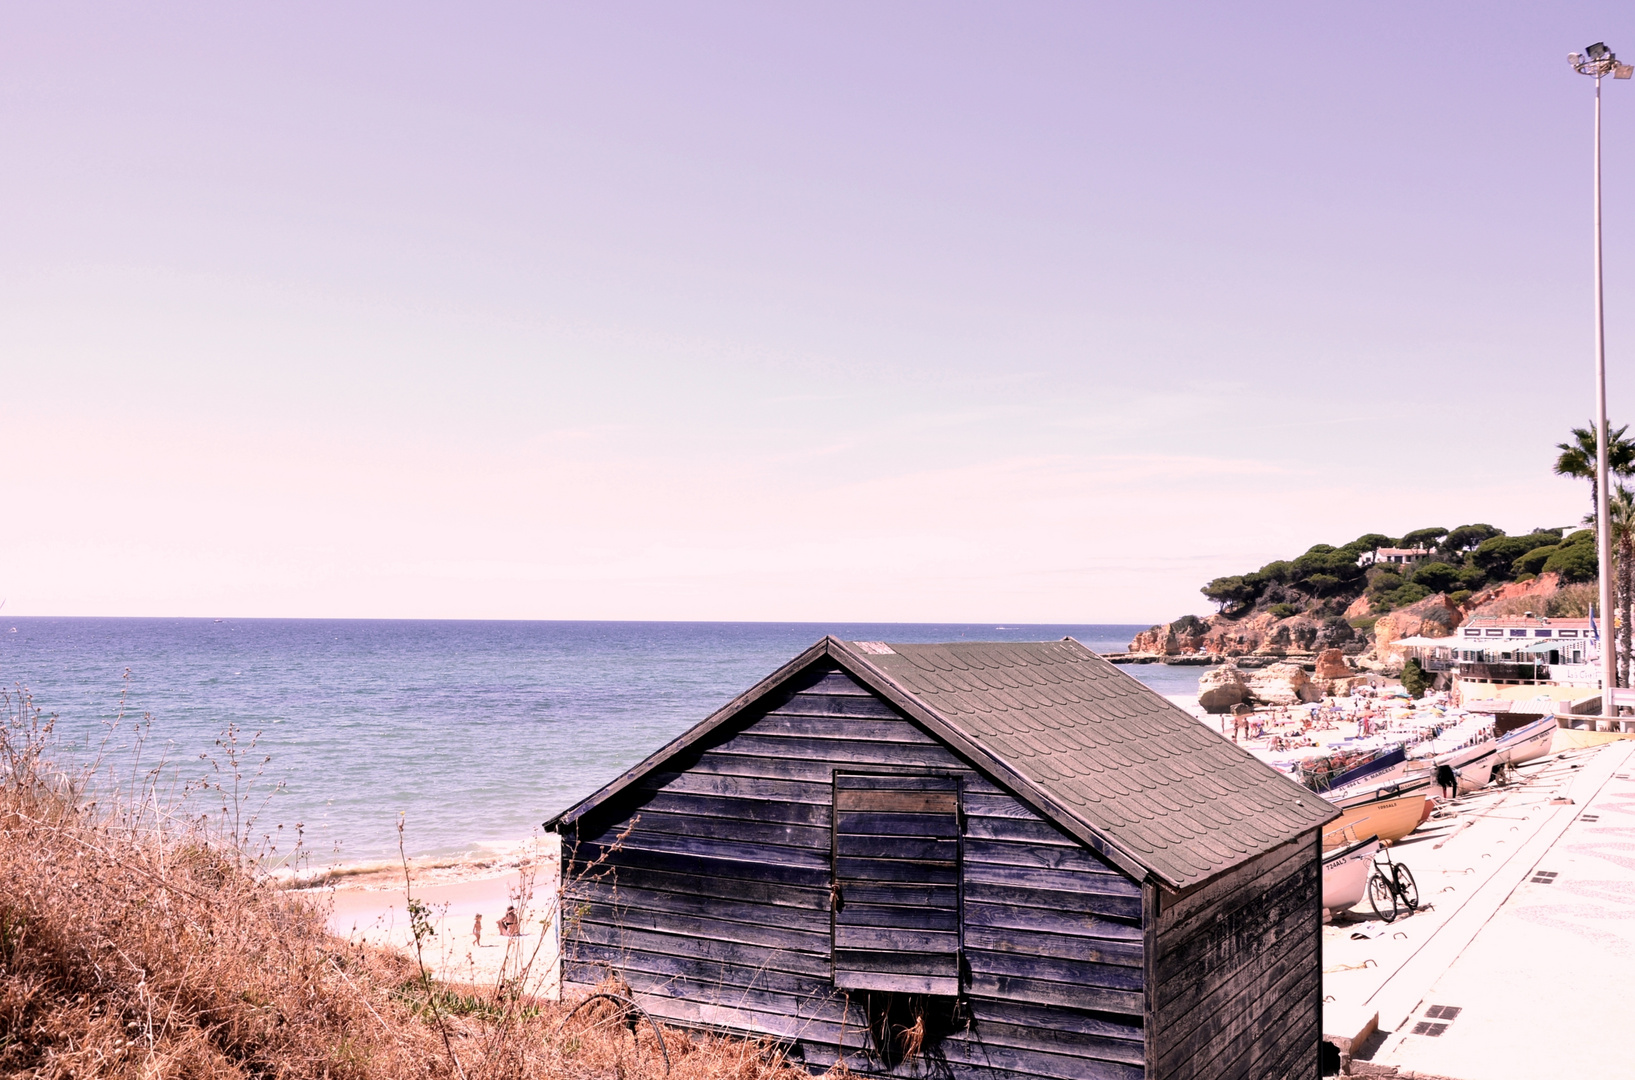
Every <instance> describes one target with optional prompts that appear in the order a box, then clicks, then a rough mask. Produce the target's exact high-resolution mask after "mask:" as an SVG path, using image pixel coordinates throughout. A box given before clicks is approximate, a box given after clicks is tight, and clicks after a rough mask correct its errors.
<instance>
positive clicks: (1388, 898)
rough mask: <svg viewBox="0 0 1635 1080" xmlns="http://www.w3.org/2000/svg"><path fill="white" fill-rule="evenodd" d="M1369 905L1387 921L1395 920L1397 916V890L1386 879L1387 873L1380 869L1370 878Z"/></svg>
mask: <svg viewBox="0 0 1635 1080" xmlns="http://www.w3.org/2000/svg"><path fill="white" fill-rule="evenodd" d="M1368 906H1369V907H1371V908H1373V909H1374V914H1375V915H1378V916H1379V917H1380V918H1381V919H1384V920H1385V921H1386V922H1394V921H1395V920H1396V917H1397V891H1396V889H1394V888H1393V887H1392V886H1391V883H1390V882H1389V881H1387V880H1385V875H1384V874H1382V873H1380V872H1379V871H1378V870H1376V871H1374V876H1373V877H1371V878H1369V879H1368Z"/></svg>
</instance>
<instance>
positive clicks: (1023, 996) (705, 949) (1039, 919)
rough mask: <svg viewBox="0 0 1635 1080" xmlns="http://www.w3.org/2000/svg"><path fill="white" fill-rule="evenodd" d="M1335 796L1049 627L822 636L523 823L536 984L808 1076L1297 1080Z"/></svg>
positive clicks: (1314, 975)
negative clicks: (537, 928) (687, 1030)
mask: <svg viewBox="0 0 1635 1080" xmlns="http://www.w3.org/2000/svg"><path fill="white" fill-rule="evenodd" d="M1336 815H1337V812H1336V811H1335V810H1334V809H1333V808H1332V807H1330V806H1329V805H1328V804H1327V803H1325V802H1323V801H1322V800H1321V799H1319V798H1318V797H1317V796H1315V795H1313V794H1312V793H1311V792H1309V791H1307V790H1306V789H1304V788H1302V787H1300V786H1299V785H1297V784H1295V783H1294V782H1292V781H1290V780H1288V779H1287V778H1285V777H1283V776H1282V775H1280V774H1279V773H1277V772H1276V771H1275V770H1273V769H1271V768H1269V767H1267V766H1266V765H1264V764H1262V763H1261V762H1259V761H1257V760H1255V759H1254V758H1252V757H1251V756H1250V755H1249V754H1247V753H1246V752H1244V751H1243V750H1241V749H1239V748H1238V747H1236V746H1234V745H1233V744H1232V743H1230V742H1228V741H1226V740H1225V739H1222V738H1221V737H1220V736H1219V735H1217V734H1215V733H1213V732H1212V731H1211V730H1210V729H1209V728H1207V727H1205V726H1204V725H1203V724H1201V723H1199V722H1198V721H1196V720H1194V719H1193V718H1192V717H1190V716H1188V715H1187V714H1186V713H1185V712H1183V711H1182V710H1181V709H1179V708H1177V707H1176V706H1175V705H1174V704H1173V703H1171V702H1169V701H1167V700H1166V699H1165V698H1163V697H1162V696H1161V695H1159V694H1157V693H1155V692H1153V691H1152V690H1150V689H1148V688H1147V687H1145V686H1143V685H1142V684H1141V683H1139V682H1137V681H1136V680H1135V679H1133V678H1130V677H1129V676H1127V675H1125V674H1123V673H1122V672H1120V671H1119V670H1118V669H1117V668H1115V667H1113V665H1111V664H1109V663H1108V662H1106V661H1105V660H1103V659H1101V658H1100V657H1098V656H1096V655H1095V654H1094V653H1092V652H1091V651H1090V650H1088V649H1086V648H1085V647H1084V646H1082V645H1080V644H1079V643H1078V642H1076V641H1073V640H1072V639H1067V640H1063V641H1057V642H1042V643H1028V644H1014V643H987V644H979V643H965V642H960V643H957V644H947V645H887V644H884V643H881V642H845V641H839V640H837V639H835V638H832V637H830V638H825V639H824V640H823V641H820V642H818V643H817V644H816V645H814V646H812V647H811V648H810V649H808V650H806V651H805V652H804V653H802V654H801V655H800V656H797V657H796V658H795V659H794V660H792V661H790V662H789V663H788V664H786V665H784V666H783V667H782V668H781V669H779V670H778V671H776V672H774V673H773V674H772V675H770V676H769V677H767V678H766V679H765V680H763V681H762V682H761V683H760V684H759V685H757V686H755V687H754V688H753V689H751V690H749V691H748V692H746V693H744V694H743V695H741V696H740V697H738V698H736V699H735V700H733V701H732V702H731V703H729V704H728V705H727V706H726V707H724V708H723V709H721V710H720V711H719V712H717V713H715V715H713V716H711V717H710V718H709V719H707V720H705V721H704V722H703V723H701V724H699V725H698V726H697V727H695V728H693V729H692V730H691V731H688V732H687V733H686V734H685V735H683V736H681V737H680V738H678V739H676V740H675V741H674V742H672V743H670V744H669V745H668V746H665V747H663V748H662V749H660V750H658V751H657V752H656V753H654V754H653V755H652V756H651V757H649V758H648V759H647V760H645V761H643V762H642V763H641V764H640V765H637V766H636V767H635V768H633V769H631V770H630V771H629V772H627V773H626V774H625V775H623V776H621V777H619V778H618V779H617V780H615V781H614V782H612V783H611V784H609V785H607V786H606V787H604V788H603V789H602V790H600V791H598V792H596V793H595V794H594V795H592V796H590V797H589V798H587V799H585V800H584V801H583V802H581V803H579V804H578V805H577V806H574V807H573V808H571V809H569V810H567V811H565V812H564V813H562V814H561V815H559V816H557V817H556V818H553V819H552V820H551V821H549V822H547V823H546V826H547V828H550V829H553V830H555V831H557V832H559V833H561V834H562V837H563V856H564V857H563V860H562V861H563V877H564V883H563V884H564V889H565V890H566V896H567V897H568V899H567V901H566V902H565V911H566V915H565V918H564V922H563V928H562V930H563V951H564V959H563V964H564V968H563V978H564V984H565V986H566V987H567V988H568V989H569V990H570V991H571V990H573V989H575V988H580V989H588V988H589V987H591V986H593V985H595V984H597V983H599V982H600V981H601V980H603V979H604V978H605V977H607V976H608V975H609V974H617V975H618V976H619V977H620V978H621V979H623V980H624V981H625V982H626V983H628V985H629V986H630V987H631V988H632V990H633V992H634V993H635V995H636V999H637V1000H638V1001H639V1002H640V1003H641V1004H642V1006H643V1007H644V1008H646V1009H647V1010H648V1011H649V1012H651V1013H652V1014H653V1015H655V1016H658V1017H661V1018H664V1019H668V1020H670V1021H673V1022H675V1023H678V1024H683V1025H699V1026H709V1027H713V1028H719V1029H726V1030H731V1031H737V1032H745V1033H753V1034H759V1035H765V1036H770V1037H773V1038H776V1039H778V1040H780V1041H782V1042H783V1043H785V1044H786V1045H787V1046H788V1050H789V1054H790V1056H791V1058H792V1059H794V1060H796V1061H803V1062H804V1063H806V1065H807V1066H808V1067H810V1068H812V1069H814V1070H818V1069H822V1068H824V1067H826V1066H829V1065H831V1064H833V1063H834V1062H836V1061H837V1060H840V1059H844V1060H845V1061H846V1063H847V1065H848V1066H849V1067H850V1068H852V1069H853V1070H855V1071H859V1072H868V1073H883V1074H892V1075H903V1076H907V1075H913V1076H944V1077H966V1076H972V1077H975V1076H977V1075H979V1074H980V1075H981V1076H983V1077H985V1078H987V1077H992V1078H1009V1077H1016V1078H1021V1077H1059V1078H1063V1080H1069V1078H1070V1080H1097V1078H1117V1080H1127V1078H1135V1077H1164V1078H1172V1077H1173V1078H1184V1077H1199V1078H1211V1080H1228V1078H1236V1077H1246V1078H1247V1077H1284V1076H1302V1077H1315V1076H1317V1074H1318V1060H1319V1059H1318V1046H1319V1040H1320V1030H1321V1016H1320V1012H1321V995H1322V989H1321V970H1322V961H1321V936H1320V929H1321V928H1320V923H1321V902H1322V897H1321V892H1322V889H1321V876H1322V874H1321V846H1320V832H1321V827H1322V826H1323V824H1324V823H1325V822H1327V821H1329V820H1331V819H1332V818H1334V817H1335V816H1336Z"/></svg>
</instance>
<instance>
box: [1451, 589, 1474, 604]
mask: <svg viewBox="0 0 1635 1080" xmlns="http://www.w3.org/2000/svg"><path fill="white" fill-rule="evenodd" d="M1448 599H1449V600H1452V601H1453V602H1454V603H1456V604H1463V603H1464V602H1465V601H1466V600H1469V599H1470V590H1469V589H1455V590H1453V591H1452V592H1450V593H1449V594H1448Z"/></svg>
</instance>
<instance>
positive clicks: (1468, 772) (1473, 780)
mask: <svg viewBox="0 0 1635 1080" xmlns="http://www.w3.org/2000/svg"><path fill="white" fill-rule="evenodd" d="M1497 764H1499V752H1498V750H1497V749H1495V748H1493V747H1492V746H1489V747H1488V751H1487V753H1485V754H1483V755H1481V756H1480V757H1478V758H1474V759H1472V760H1471V761H1467V762H1466V763H1465V764H1463V765H1455V766H1454V767H1453V774H1454V776H1456V777H1458V781H1459V782H1458V784H1456V785H1455V787H1454V793H1455V794H1458V795H1469V794H1470V793H1471V792H1473V791H1480V790H1481V789H1482V788H1485V787H1487V785H1488V783H1489V782H1490V781H1491V780H1492V779H1493V767H1494V766H1495V765H1497Z"/></svg>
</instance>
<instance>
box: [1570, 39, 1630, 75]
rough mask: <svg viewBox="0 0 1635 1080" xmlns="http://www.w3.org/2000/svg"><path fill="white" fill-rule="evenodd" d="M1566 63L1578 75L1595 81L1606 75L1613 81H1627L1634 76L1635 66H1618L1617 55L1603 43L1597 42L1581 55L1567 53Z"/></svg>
mask: <svg viewBox="0 0 1635 1080" xmlns="http://www.w3.org/2000/svg"><path fill="white" fill-rule="evenodd" d="M1567 63H1569V64H1571V65H1572V67H1573V70H1574V71H1576V72H1578V73H1579V74H1580V75H1590V76H1593V77H1594V78H1597V79H1600V78H1602V77H1604V76H1607V75H1611V76H1612V77H1613V78H1614V79H1627V78H1629V77H1630V76H1631V75H1635V65H1631V64H1620V63H1619V62H1618V54H1617V53H1615V52H1613V51H1612V50H1611V49H1609V48H1607V43H1606V42H1604V41H1597V42H1596V43H1595V44H1594V45H1591V46H1589V47H1588V48H1586V49H1585V50H1584V51H1583V52H1582V53H1568V54H1567Z"/></svg>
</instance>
